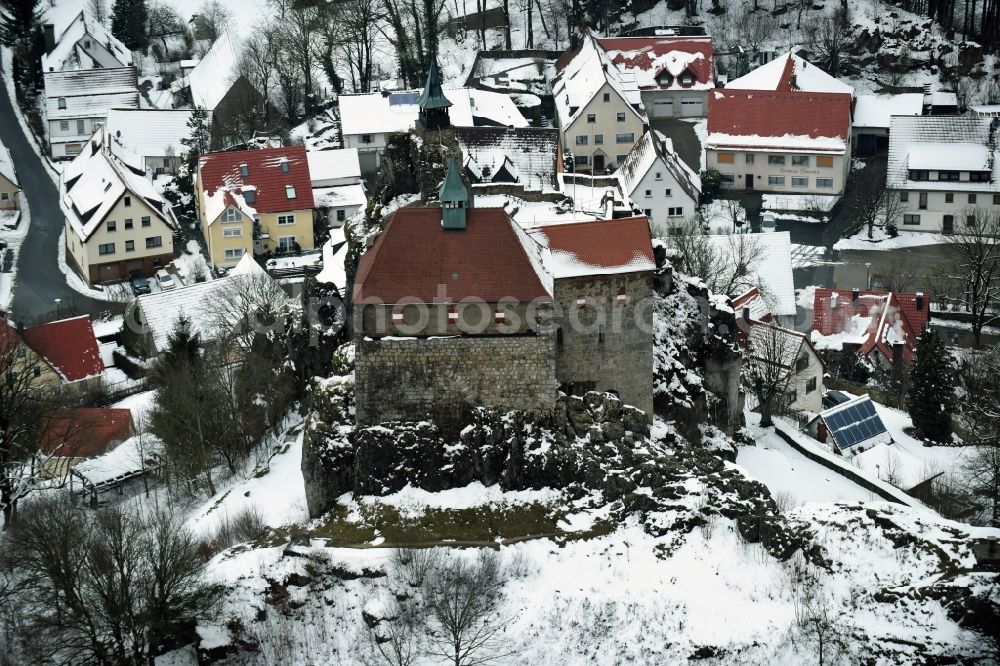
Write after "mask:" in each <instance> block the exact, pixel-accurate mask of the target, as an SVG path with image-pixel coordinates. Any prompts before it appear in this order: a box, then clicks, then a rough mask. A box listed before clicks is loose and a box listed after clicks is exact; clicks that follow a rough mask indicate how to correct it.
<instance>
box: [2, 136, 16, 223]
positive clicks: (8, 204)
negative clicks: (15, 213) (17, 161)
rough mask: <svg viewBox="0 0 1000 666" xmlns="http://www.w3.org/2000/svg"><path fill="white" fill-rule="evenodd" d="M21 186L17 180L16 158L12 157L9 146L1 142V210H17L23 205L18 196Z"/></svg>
mask: <svg viewBox="0 0 1000 666" xmlns="http://www.w3.org/2000/svg"><path fill="white" fill-rule="evenodd" d="M20 192H21V186H20V184H19V183H18V181H17V171H15V170H14V160H13V159H11V156H10V151H9V150H7V146H5V145H3V144H2V143H0V210H17V209H18V208H20V207H21V200H20V197H19V196H18V195H19V194H20Z"/></svg>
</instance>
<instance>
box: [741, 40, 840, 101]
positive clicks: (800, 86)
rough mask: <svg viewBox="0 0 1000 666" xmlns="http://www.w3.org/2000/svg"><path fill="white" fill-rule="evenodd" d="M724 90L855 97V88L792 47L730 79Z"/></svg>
mask: <svg viewBox="0 0 1000 666" xmlns="http://www.w3.org/2000/svg"><path fill="white" fill-rule="evenodd" d="M726 90H770V91H772V92H807V93H831V94H841V95H848V96H850V97H852V98H853V97H854V88H852V87H851V86H849V85H847V84H846V83H844V82H843V81H841V80H840V79H838V78H836V77H833V76H830V75H829V74H827V73H826V72H824V71H823V70H822V69H820V68H819V67H817V66H816V65H813V64H812V63H810V62H809V61H808V60H806V59H804V58H801V57H799V56H798V55H796V54H794V53H793V52H791V51H789V52H788V53H785V54H783V55H781V56H778V57H777V58H775V59H774V60H771V61H770V62H768V63H766V64H764V65H761V66H760V67H758V68H756V69H754V70H752V71H750V72H748V73H747V74H745V75H743V76H741V77H739V78H738V79H733V80H732V81H729V82H728V83H726Z"/></svg>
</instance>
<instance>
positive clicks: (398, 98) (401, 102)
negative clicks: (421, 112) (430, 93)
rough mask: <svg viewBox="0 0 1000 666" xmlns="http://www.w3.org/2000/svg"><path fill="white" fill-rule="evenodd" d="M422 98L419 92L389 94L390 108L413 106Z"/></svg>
mask: <svg viewBox="0 0 1000 666" xmlns="http://www.w3.org/2000/svg"><path fill="white" fill-rule="evenodd" d="M419 98H420V93H418V92H401V93H390V94H389V106H413V105H415V104H416V103H417V99H419Z"/></svg>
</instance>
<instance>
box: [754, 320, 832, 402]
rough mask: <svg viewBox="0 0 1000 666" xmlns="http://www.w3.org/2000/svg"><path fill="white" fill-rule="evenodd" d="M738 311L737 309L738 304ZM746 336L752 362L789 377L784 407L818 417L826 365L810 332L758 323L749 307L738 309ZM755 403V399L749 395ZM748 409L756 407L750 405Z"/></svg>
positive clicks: (786, 378) (787, 378)
mask: <svg viewBox="0 0 1000 666" xmlns="http://www.w3.org/2000/svg"><path fill="white" fill-rule="evenodd" d="M734 309H737V307H736V304H735V302H734ZM737 316H739V317H741V318H742V323H743V326H742V327H741V331H742V334H741V335H738V336H737V340H739V342H740V345H741V346H742V347H743V348H744V349H745V350H746V353H747V355H748V358H749V359H750V361H751V362H756V363H772V364H775V363H776V364H778V365H779V366H780V367H781V369H782V371H783V373H787V374H783V375H782V376H783V377H785V381H786V384H785V395H784V398H783V406H784V408H785V409H788V410H790V411H793V412H810V413H812V414H817V413H819V412H820V411H822V410H823V373H824V372H825V370H826V365H825V364H824V363H823V359H822V358H820V355H819V352H817V351H816V348H815V347H814V346H813V344H812V342H810V340H809V336H808V334H806V333H801V332H799V331H796V330H793V329H791V328H785V327H784V326H778V325H777V324H774V323H767V322H762V321H758V320H755V319H753V318H752V317H751V315H750V310H749V308H746V307H744V308H743V309H742V310H737ZM747 397H748V399H749V400H753V397H752V396H747ZM747 406H748V407H751V408H752V407H753V406H754V405H752V404H748V405H747Z"/></svg>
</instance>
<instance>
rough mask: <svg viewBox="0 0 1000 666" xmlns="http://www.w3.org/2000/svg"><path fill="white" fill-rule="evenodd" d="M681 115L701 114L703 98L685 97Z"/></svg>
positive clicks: (682, 102)
mask: <svg viewBox="0 0 1000 666" xmlns="http://www.w3.org/2000/svg"><path fill="white" fill-rule="evenodd" d="M681 115H682V116H685V117H690V116H701V115H703V114H702V112H701V98H700V97H685V98H684V99H682V100H681Z"/></svg>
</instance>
